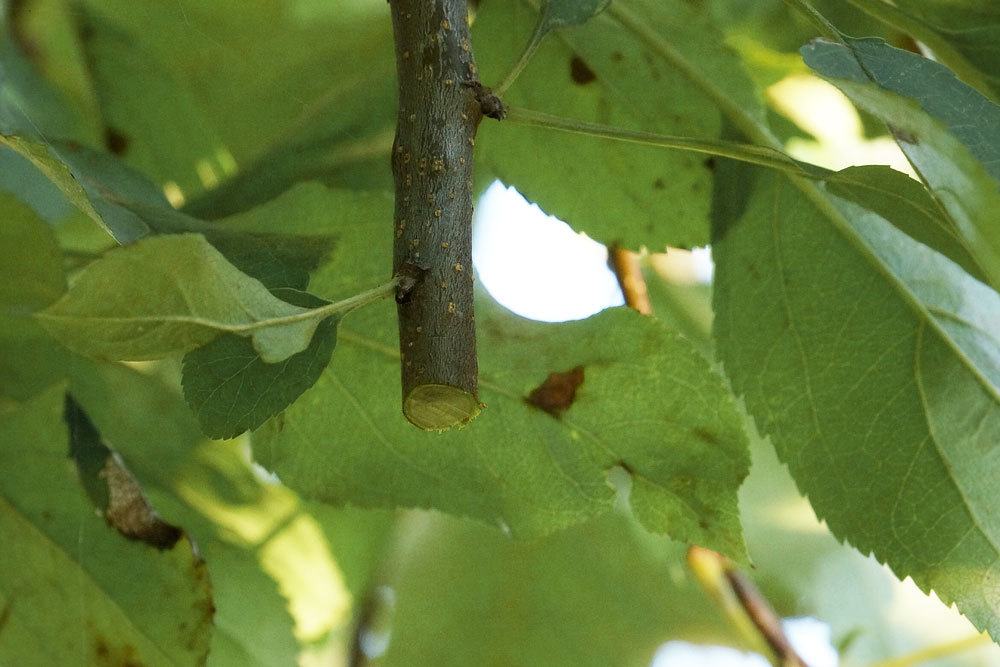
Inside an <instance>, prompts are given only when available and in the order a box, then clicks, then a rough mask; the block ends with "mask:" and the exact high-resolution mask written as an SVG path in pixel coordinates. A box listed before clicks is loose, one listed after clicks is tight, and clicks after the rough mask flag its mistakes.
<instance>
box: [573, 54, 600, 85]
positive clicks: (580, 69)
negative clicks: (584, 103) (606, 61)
mask: <svg viewBox="0 0 1000 667" xmlns="http://www.w3.org/2000/svg"><path fill="white" fill-rule="evenodd" d="M569 75H570V77H571V78H572V79H573V83H576V84H579V85H581V86H585V85H587V84H588V83H592V82H594V81H596V80H597V75H596V74H594V70H592V69H590V67H588V66H587V63H585V62H583V60H582V59H581V58H580V57H579V56H573V58H572V59H570V61H569Z"/></svg>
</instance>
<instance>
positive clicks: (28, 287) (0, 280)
mask: <svg viewBox="0 0 1000 667" xmlns="http://www.w3.org/2000/svg"><path fill="white" fill-rule="evenodd" d="M0 216H2V218H3V224H2V225H0V317H3V316H5V315H25V314H27V313H30V312H33V311H35V310H37V309H39V308H44V307H45V306H47V305H49V304H50V303H52V302H53V301H55V300H56V299H58V298H59V297H60V296H62V293H63V291H64V290H65V289H66V281H65V279H64V278H63V271H62V258H61V256H60V253H59V246H58V245H57V244H56V238H55V234H53V233H52V229H51V228H50V227H49V226H48V225H46V224H45V223H44V222H42V221H41V220H39V219H38V216H37V215H35V213H34V211H32V210H31V209H30V208H28V207H27V206H26V205H24V204H22V203H21V202H19V201H18V200H16V199H14V198H13V197H12V196H10V195H6V194H2V193H0Z"/></svg>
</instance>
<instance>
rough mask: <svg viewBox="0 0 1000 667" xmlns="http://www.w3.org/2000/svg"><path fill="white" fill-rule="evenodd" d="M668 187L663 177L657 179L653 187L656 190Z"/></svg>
mask: <svg viewBox="0 0 1000 667" xmlns="http://www.w3.org/2000/svg"><path fill="white" fill-rule="evenodd" d="M666 187H667V184H666V183H664V182H663V179H662V178H658V179H656V180H655V181H653V189H654V190H663V189H665V188H666Z"/></svg>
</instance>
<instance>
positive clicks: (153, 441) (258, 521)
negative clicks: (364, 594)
mask: <svg viewBox="0 0 1000 667" xmlns="http://www.w3.org/2000/svg"><path fill="white" fill-rule="evenodd" d="M49 363H54V364H57V365H58V367H59V370H60V371H61V372H63V373H65V374H69V375H70V390H71V392H72V394H73V396H74V398H76V399H77V400H78V401H79V402H80V403H81V404H82V405H83V407H84V408H85V409H86V412H87V415H88V416H89V417H90V418H91V419H92V421H93V423H94V425H95V426H96V428H97V429H98V430H99V432H100V434H101V436H102V438H103V439H104V441H106V442H107V443H109V444H110V445H113V446H114V448H115V451H116V453H117V454H118V455H120V456H121V458H122V459H123V460H124V461H125V463H126V464H127V465H128V467H129V469H130V470H131V471H132V472H133V473H134V474H135V476H136V478H137V479H138V480H139V481H140V482H141V484H142V486H143V489H144V490H145V492H146V494H147V495H148V497H149V499H150V500H151V502H152V503H153V504H154V506H155V507H156V509H157V511H158V512H160V513H161V514H162V516H163V517H164V518H165V519H167V520H169V521H172V522H176V523H178V524H180V525H183V526H184V527H185V529H186V530H188V531H189V532H190V534H191V535H193V537H194V539H195V540H196V541H197V543H198V547H199V550H200V553H201V554H202V555H203V556H204V558H205V562H206V564H207V566H208V569H209V573H210V574H211V577H212V584H213V595H214V601H215V605H216V609H217V611H216V615H215V626H216V632H215V634H214V636H213V643H212V651H211V653H210V656H209V664H210V665H245V664H251V665H262V666H265V665H275V664H293V663H294V662H296V656H297V654H300V653H301V650H302V646H301V644H303V643H310V642H314V641H317V640H319V639H322V638H324V637H325V636H326V635H327V634H329V633H330V632H331V631H335V632H343V631H344V627H343V626H344V624H346V623H347V621H348V619H349V611H350V607H351V598H350V596H349V593H348V591H347V590H346V588H345V584H344V582H343V580H342V577H343V576H344V575H343V574H342V573H341V572H340V571H339V566H338V564H339V558H340V557H339V552H338V553H337V554H336V558H337V560H335V559H334V555H335V554H333V553H331V551H330V546H329V544H328V543H327V540H326V539H325V537H324V535H325V531H326V530H327V526H326V524H327V523H329V522H330V521H331V520H334V519H333V518H332V517H331V510H329V509H325V510H324V509H323V508H315V507H313V506H312V505H309V504H306V503H303V502H301V501H300V500H299V498H297V497H296V496H295V495H294V494H293V493H291V492H290V491H289V490H288V489H287V488H285V487H283V486H281V485H279V484H275V483H272V482H268V481H265V480H264V479H262V478H261V476H260V475H259V474H257V473H256V472H255V471H254V470H253V469H252V468H251V467H250V463H249V460H248V458H247V454H246V449H245V443H241V442H239V441H234V442H227V443H219V442H207V441H204V440H202V438H201V435H200V433H199V430H198V426H197V424H196V423H195V421H194V418H193V417H192V415H191V413H190V411H189V410H188V408H187V407H186V406H185V405H184V402H183V400H182V399H181V398H180V396H178V395H177V394H176V393H175V392H174V391H173V390H172V389H171V388H169V387H167V386H165V385H164V384H163V383H161V382H160V381H158V380H157V379H155V378H152V377H149V376H147V375H144V374H142V373H138V372H135V371H133V370H132V369H129V368H125V367H122V366H120V365H112V364H95V363H93V362H89V361H87V360H84V359H80V358H78V357H72V356H71V355H66V354H65V353H64V354H63V356H62V358H60V359H56V360H52V361H50V362H49ZM355 522H356V523H360V520H359V519H358V518H357V517H355ZM359 539H367V538H359ZM357 546H360V545H357ZM349 557H350V558H355V556H354V555H349ZM352 567H353V568H354V570H352V571H357V570H359V569H360V567H361V565H360V563H356V562H355V563H353V564H352ZM302 573H308V577H303V576H302ZM290 614H291V617H290Z"/></svg>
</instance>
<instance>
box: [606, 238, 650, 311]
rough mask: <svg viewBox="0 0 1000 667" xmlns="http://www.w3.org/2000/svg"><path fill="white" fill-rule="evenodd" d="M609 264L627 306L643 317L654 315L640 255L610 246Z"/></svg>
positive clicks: (619, 247) (616, 246)
mask: <svg viewBox="0 0 1000 667" xmlns="http://www.w3.org/2000/svg"><path fill="white" fill-rule="evenodd" d="M608 263H609V264H610V266H611V271H612V272H613V273H614V274H615V278H617V279H618V286H619V287H620V288H621V290H622V296H624V297H625V305H626V306H628V307H629V308H631V309H632V310H635V311H638V312H639V313H642V314H643V315H652V314H653V304H652V303H650V301H649V291H648V290H647V289H646V281H645V279H644V278H643V277H642V268H641V267H640V266H639V255H637V254H636V253H634V252H632V251H630V250H627V249H625V248H622V247H621V246H618V245H611V246H608Z"/></svg>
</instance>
